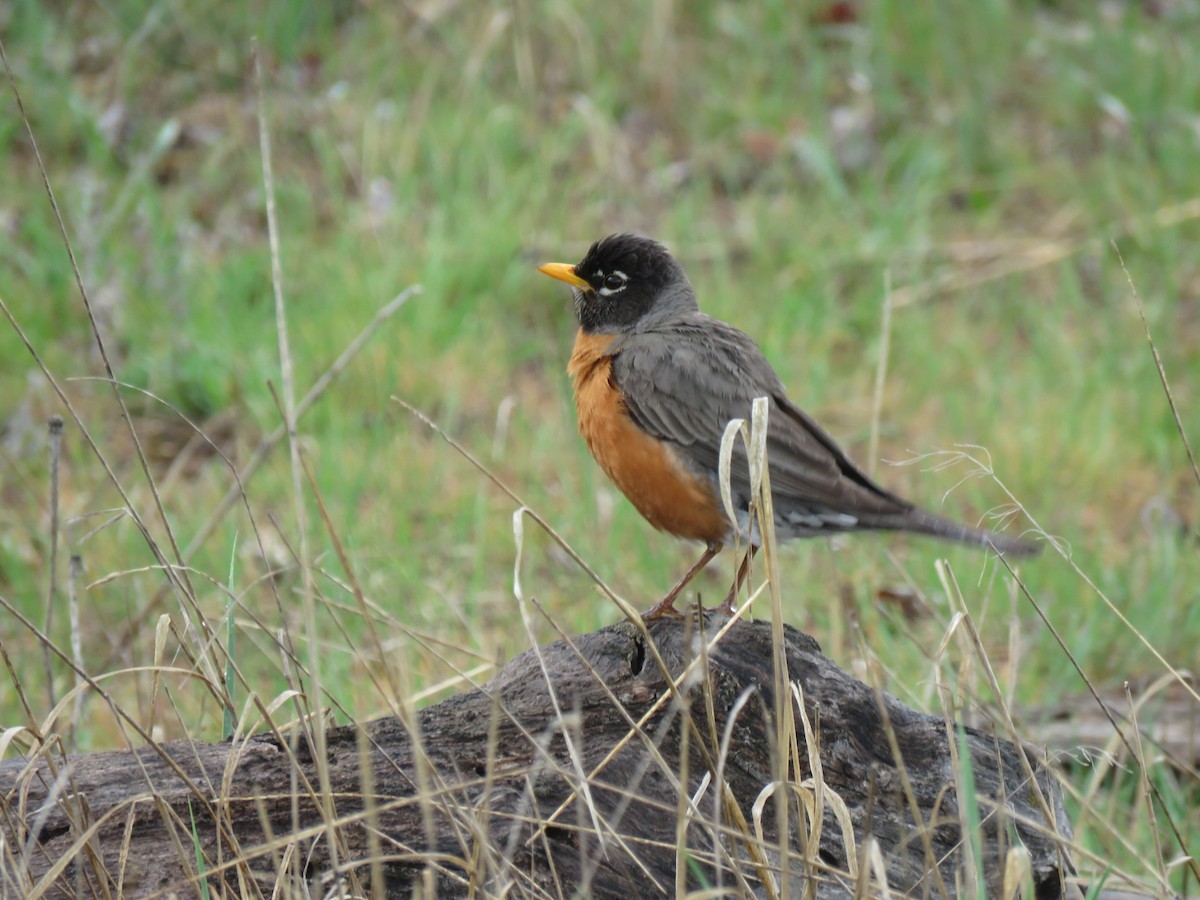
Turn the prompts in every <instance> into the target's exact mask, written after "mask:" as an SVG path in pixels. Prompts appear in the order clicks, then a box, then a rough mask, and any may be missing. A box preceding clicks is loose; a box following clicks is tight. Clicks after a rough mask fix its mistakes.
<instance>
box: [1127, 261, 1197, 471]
mask: <svg viewBox="0 0 1200 900" xmlns="http://www.w3.org/2000/svg"><path fill="white" fill-rule="evenodd" d="M1112 248H1113V252H1115V253H1116V254H1117V259H1118V260H1120V262H1121V271H1122V272H1124V273H1125V279H1126V280H1127V281H1128V282H1129V291H1130V293H1132V294H1133V301H1134V303H1135V304H1137V311H1138V318H1140V319H1141V320H1142V329H1143V330H1144V331H1145V332H1146V343H1148V344H1149V345H1150V352H1151V353H1152V354H1153V356H1154V368H1155V369H1156V370H1157V371H1158V380H1159V381H1160V382H1162V388H1163V393H1164V394H1166V395H1167V403H1168V404H1169V405H1170V407H1171V416H1172V417H1173V418H1174V419H1175V430H1176V431H1178V432H1179V440H1180V441H1182V442H1183V449H1184V451H1185V452H1186V453H1187V458H1188V463H1189V464H1190V465H1191V467H1192V476H1193V477H1194V478H1195V479H1196V486H1197V487H1200V466H1198V465H1197V464H1196V455H1195V454H1194V453H1193V452H1192V444H1191V441H1189V440H1188V436H1187V429H1185V428H1184V427H1183V419H1182V417H1180V415H1179V407H1178V406H1176V405H1175V395H1174V394H1172V393H1171V383H1170V382H1169V381H1167V370H1166V369H1165V368H1163V361H1162V357H1161V356H1159V354H1158V347H1157V346H1156V345H1155V343H1154V336H1153V335H1152V334H1151V333H1150V323H1149V322H1148V321H1147V320H1146V308H1145V307H1144V306H1143V305H1142V296H1141V294H1139V293H1138V289H1137V285H1135V284H1134V283H1133V276H1132V275H1130V274H1129V269H1128V268H1126V266H1125V257H1123V256H1122V255H1121V250H1120V248H1119V247H1117V242H1116V241H1113V242H1112Z"/></svg>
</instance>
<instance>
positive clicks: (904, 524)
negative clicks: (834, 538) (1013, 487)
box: [862, 509, 1042, 556]
mask: <svg viewBox="0 0 1200 900" xmlns="http://www.w3.org/2000/svg"><path fill="white" fill-rule="evenodd" d="M862 524H863V525H866V524H868V523H866V522H863V523H862ZM869 526H870V527H872V528H880V529H884V530H889V531H913V532H916V533H918V534H929V535H933V536H934V537H940V538H945V539H947V540H951V541H958V542H960V543H963V544H974V545H976V546H979V547H983V548H985V549H990V550H994V551H995V552H997V553H1000V554H1003V555H1004V556H1033V555H1034V554H1035V553H1040V552H1041V549H1042V545H1041V544H1038V543H1035V542H1034V541H1031V540H1029V539H1028V538H1023V537H1013V536H1012V535H1007V534H999V533H997V532H995V531H988V530H987V529H985V528H972V527H971V526H970V525H963V524H962V523H960V522H955V521H953V520H952V519H944V518H942V517H941V516H936V515H934V514H933V513H928V512H925V511H924V510H921V509H910V510H908V511H906V512H903V513H896V514H894V515H888V514H884V515H880V516H877V517H875V518H874V519H872V520H871V521H870V523H869Z"/></svg>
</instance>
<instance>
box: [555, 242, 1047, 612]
mask: <svg viewBox="0 0 1200 900" xmlns="http://www.w3.org/2000/svg"><path fill="white" fill-rule="evenodd" d="M538 271H540V272H542V273H543V274H545V275H549V276H550V277H551V278H555V279H558V280H559V281H563V282H566V283H567V284H568V285H570V286H571V291H572V305H573V307H574V312H575V318H576V320H577V322H578V325H579V329H578V331H577V332H576V335H575V343H574V347H573V348H572V351H571V358H570V362H569V363H568V365H567V373H568V375H569V376H570V378H571V380H572V386H573V389H574V394H575V405H576V412H577V415H578V422H579V431H580V434H581V435H582V436H583V440H584V442H585V443H586V444H587V447H588V450H590V451H591V454H592V456H593V457H594V458H595V460H596V462H597V463H598V464H599V465H600V468H601V469H603V470H604V472H605V474H606V475H607V476H608V477H609V478H610V479H611V480H612V482H613V483H614V484H615V485H616V486H617V488H618V489H619V490H620V491H621V492H622V493H623V494H624V495H625V496H626V498H628V499H629V501H630V502H631V503H632V504H633V506H634V507H635V508H636V509H637V511H638V512H639V513H641V515H642V516H643V517H644V518H645V519H646V520H647V521H648V522H649V523H650V524H651V525H652V526H654V527H655V528H656V529H658V530H660V531H665V532H667V533H669V534H672V535H674V536H676V537H679V538H684V539H687V540H692V541H699V542H702V543H703V544H705V550H704V553H703V554H702V555H701V557H700V558H699V559H698V560H697V561H696V563H695V564H694V565H693V566H692V567H691V568H690V569H688V570H687V572H685V573H684V575H683V576H682V577H681V578H680V579H679V580H678V581H677V582H676V583H675V584H674V586H673V587H671V589H670V590H669V591H668V592H667V593H666V595H665V596H663V597H662V599H661V600H659V601H658V602H657V603H655V604H654V605H653V606H652V607H651V608H650V609H649V610H647V611H646V612H645V613H643V614H642V615H643V618H644V619H646V620H652V619H658V618H661V617H664V616H682V613H680V612H679V610H677V609H676V608H675V605H674V604H675V600H676V599H677V598H678V596H679V594H680V592H681V591H683V589H684V588H685V587H686V586H687V584H688V582H690V581H691V580H692V578H694V577H695V576H696V574H697V573H698V572H700V571H701V570H702V569H703V568H704V567H705V566H707V565H708V563H709V562H710V561H711V560H712V559H713V557H715V556H716V555H717V553H719V552H720V550H721V549H722V547H724V546H725V545H726V544H731V543H734V542H737V544H736V545H737V546H745V547H747V550H746V554H745V556H744V558H743V560H742V563H741V565H740V566H739V567H738V571H737V574H736V576H735V578H734V583H733V587H732V588H731V589H730V591H729V593H728V595H727V596H726V598H725V602H724V603H722V604H721V605H720V607H719V609H720V610H721V611H723V612H725V613H726V614H728V615H731V616H732V615H733V614H734V611H735V609H736V606H735V601H736V597H737V593H738V590H739V588H740V586H741V583H742V581H743V580H744V579H745V577H746V574H747V573H748V571H749V565H750V560H751V558H752V557H753V555H754V553H755V551H756V550H757V549H758V547H759V546H760V545H761V536H760V535H759V534H758V530H757V528H756V527H755V525H754V523H753V522H752V520H751V515H750V500H751V486H750V474H749V470H748V466H747V464H746V458H745V453H744V451H742V450H741V449H740V447H739V449H738V451H737V453H736V454H735V459H734V461H733V465H732V466H731V467H730V482H731V483H730V487H731V495H732V500H733V505H734V509H735V512H736V517H735V518H736V521H734V520H731V519H730V517H729V516H728V515H727V513H726V511H725V506H724V504H723V502H722V500H721V489H720V481H719V476H718V469H719V465H720V453H721V440H722V436H723V434H724V432H725V429H726V425H727V423H728V422H729V421H730V420H732V419H735V418H741V419H746V420H749V418H750V414H751V406H752V404H753V401H754V399H755V398H756V397H766V398H767V402H768V404H769V410H768V417H767V421H768V426H767V437H766V454H767V465H768V471H769V482H770V489H771V503H772V506H773V513H774V515H773V519H774V526H775V533H776V536H777V537H778V538H779V539H782V540H788V539H792V538H804V537H818V536H822V535H835V534H842V533H846V532H857V531H909V532H918V533H921V534H927V535H933V536H936V537H939V538H945V539H948V540H952V541H959V542H963V543H967V544H976V545H979V546H981V547H984V548H991V549H992V550H994V551H996V552H997V553H1000V554H1004V555H1012V556H1024V555H1029V554H1033V553H1036V552H1037V551H1038V550H1039V549H1040V547H1039V545H1038V544H1036V543H1033V542H1031V541H1028V540H1025V539H1023V538H1016V537H1011V536H1008V535H1002V534H997V533H995V532H991V531H987V530H984V529H980V528H973V527H971V526H969V525H964V524H960V523H958V522H955V521H953V520H951V519H947V518H943V517H942V516H939V515H935V514H934V513H930V512H927V511H925V510H922V509H919V508H918V507H916V506H915V505H914V504H912V503H910V502H909V501H908V500H905V499H903V498H901V497H899V496H897V495H896V494H894V493H892V492H891V491H888V490H887V489H885V488H884V487H882V486H880V485H879V484H877V483H876V482H875V481H873V480H872V479H871V478H870V477H869V476H868V475H867V474H866V472H864V471H863V470H862V469H861V468H860V467H859V466H858V465H857V464H855V463H854V462H853V461H852V460H851V459H850V457H849V456H847V455H846V453H845V451H843V450H842V448H841V447H840V446H838V444H837V442H835V441H834V439H833V438H832V437H830V435H829V434H828V432H826V431H825V429H823V428H822V427H821V426H820V425H819V424H817V422H816V420H814V419H813V418H812V417H811V416H809V415H808V414H807V413H805V412H804V411H803V410H801V409H800V408H799V407H798V406H796V404H795V403H793V402H792V401H791V400H790V399H789V398H788V395H787V392H786V391H785V389H784V386H783V383H782V381H781V380H780V378H779V376H778V374H776V372H775V370H774V368H772V366H771V364H770V363H769V362H768V361H767V359H766V357H765V356H764V355H763V353H762V351H761V350H760V349H759V348H758V345H757V344H755V342H754V341H753V339H752V338H750V337H749V336H748V335H747V334H745V333H744V332H742V331H740V330H739V329H737V328H735V327H734V326H732V325H729V324H727V323H725V322H723V321H721V320H720V319H717V318H714V317H713V316H710V315H707V314H705V313H703V312H701V310H700V306H699V303H698V301H697V299H696V292H695V290H694V289H693V288H692V284H691V282H690V281H689V280H688V278H687V275H685V274H684V271H683V268H682V267H681V266H680V265H679V263H678V262H677V261H676V260H675V258H674V257H673V256H672V255H671V254H670V252H669V251H668V250H667V248H666V247H665V246H663V245H662V244H661V243H659V242H658V241H656V240H653V239H651V238H648V237H643V236H641V235H636V234H611V235H609V236H607V237H605V238H603V239H601V240H598V241H596V242H595V243H594V244H592V245H591V247H590V248H589V249H588V251H587V253H586V254H585V255H584V257H583V259H582V260H580V261H579V262H578V263H576V264H574V265H571V264H569V263H546V264H544V265H541V266H539V267H538Z"/></svg>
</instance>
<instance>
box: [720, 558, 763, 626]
mask: <svg viewBox="0 0 1200 900" xmlns="http://www.w3.org/2000/svg"><path fill="white" fill-rule="evenodd" d="M757 552H758V548H757V547H755V546H754V545H753V544H751V545H750V549H749V550H747V551H746V555H745V556H743V557H742V564H741V565H740V566H738V570H737V575H736V576H735V577H734V579H733V587H731V588H730V589H729V593H728V594H726V595H725V602H724V603H722V604H721V605H720V606H718V607H717V609H719V610H720V611H721V612H723V613H725V615H727V616H732V615H733V614H734V613H735V612H736V611H737V595H738V591H740V590H741V589H742V582H743V581H745V580H746V576H747V575H749V574H750V560H752V559H753V558H754V554H755V553H757Z"/></svg>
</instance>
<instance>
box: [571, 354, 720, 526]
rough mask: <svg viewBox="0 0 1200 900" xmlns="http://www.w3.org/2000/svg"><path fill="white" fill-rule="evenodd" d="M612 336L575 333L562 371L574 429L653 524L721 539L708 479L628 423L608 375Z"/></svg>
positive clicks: (714, 497) (715, 500) (716, 503)
mask: <svg viewBox="0 0 1200 900" xmlns="http://www.w3.org/2000/svg"><path fill="white" fill-rule="evenodd" d="M614 340H615V338H614V336H613V335H605V334H584V333H583V331H582V330H581V331H580V332H579V334H578V335H576V337H575V348H574V350H573V351H572V353H571V362H570V364H569V365H568V366H567V373H568V374H569V375H570V376H571V377H572V378H573V379H574V382H575V407H576V410H577V411H578V413H579V433H580V434H582V435H583V439H584V441H585V442H586V443H587V446H588V449H589V450H591V451H592V456H594V457H595V458H596V462H598V463H599V464H600V468H602V469H603V470H604V472H605V474H606V475H608V477H609V478H611V479H612V481H613V483H614V484H615V485H616V486H617V487H618V488H620V489H621V493H622V494H624V495H625V496H626V497H628V498H629V502H631V503H632V504H633V505H634V506H635V507H636V508H637V511H638V512H640V513H641V514H642V515H643V516H645V518H646V521H648V522H649V523H650V524H651V525H653V526H654V527H655V528H658V529H660V530H662V531H666V532H669V533H671V534H673V535H675V536H676V537H682V538H688V539H690V540H697V541H705V542H707V543H713V544H720V543H724V541H725V537H726V534H727V533H728V531H729V522H728V521H727V520H726V517H725V513H724V510H723V509H722V507H721V501H720V499H719V498H718V497H717V495H716V493H715V492H714V491H713V489H712V488H711V487H710V485H709V483H708V482H707V481H706V480H705V479H704V478H701V477H699V476H697V475H696V474H695V473H693V472H692V471H691V470H690V469H689V468H688V467H687V464H686V463H685V462H684V461H683V460H682V459H680V458H679V456H678V455H677V454H676V453H675V451H673V450H672V449H671V448H670V447H669V446H668V445H667V444H664V443H662V442H661V441H658V440H657V439H655V438H652V437H650V436H649V435H648V434H646V433H645V432H644V431H642V430H641V429H639V428H638V427H637V426H636V425H634V423H633V421H632V420H631V419H630V418H629V412H628V410H627V409H626V407H625V403H624V401H623V400H622V399H621V394H620V391H618V390H617V386H616V384H615V383H614V381H613V378H612V356H611V355H609V352H608V351H609V349H610V348H611V346H612V343H613V341H614Z"/></svg>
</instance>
